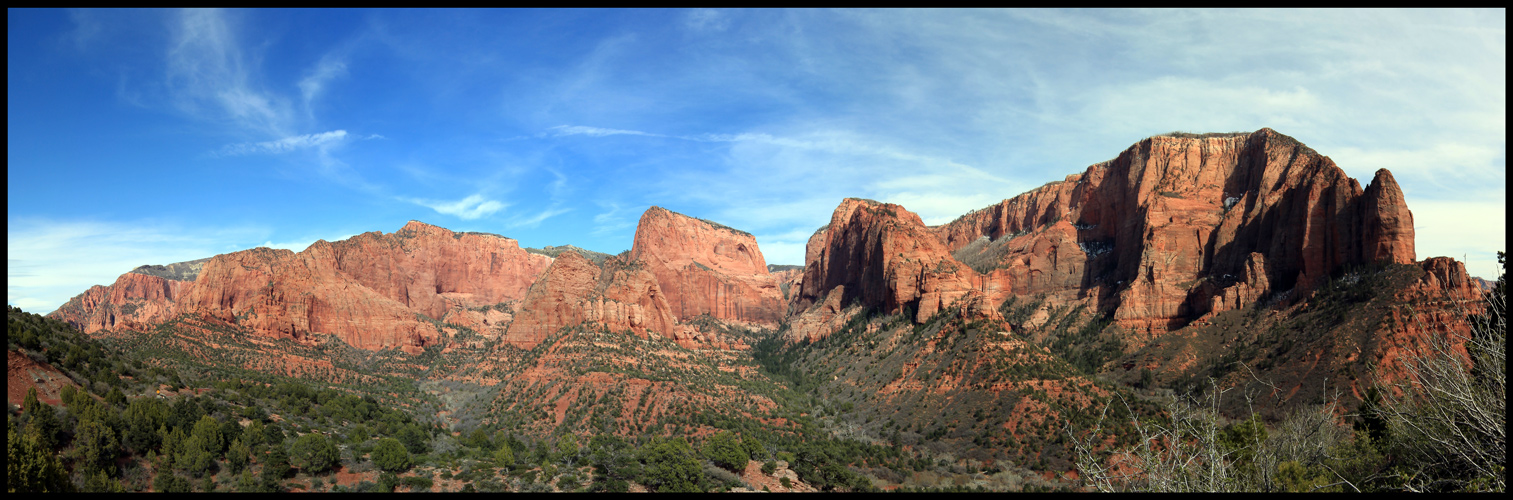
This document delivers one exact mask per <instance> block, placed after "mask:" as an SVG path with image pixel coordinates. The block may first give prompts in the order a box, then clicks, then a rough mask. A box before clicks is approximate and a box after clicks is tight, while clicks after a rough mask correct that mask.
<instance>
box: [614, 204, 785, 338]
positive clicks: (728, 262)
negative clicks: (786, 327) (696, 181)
mask: <svg viewBox="0 0 1513 500" xmlns="http://www.w3.org/2000/svg"><path fill="white" fill-rule="evenodd" d="M630 255H631V258H633V259H637V260H640V261H641V262H643V263H644V264H645V266H646V269H647V270H648V271H650V272H651V273H652V275H654V276H656V278H657V283H659V284H660V285H661V287H662V290H663V292H664V293H665V294H666V295H667V303H668V305H670V306H671V307H672V310H673V314H674V315H675V316H677V317H678V319H681V320H688V319H691V318H693V317H696V316H699V315H703V314H708V315H710V316H713V317H715V318H718V319H721V320H733V321H739V322H747V323H760V324H765V325H776V324H777V323H778V322H779V321H781V320H782V319H783V315H784V313H786V309H787V306H786V304H785V303H784V302H783V292H782V291H781V290H780V289H779V286H778V281H777V280H776V279H775V278H774V277H773V276H772V275H771V274H769V273H768V271H767V262H766V260H765V259H763V257H762V252H761V250H760V249H759V248H758V247H757V242H756V238H755V237H753V236H752V235H751V234H749V233H745V232H741V231H737V230H735V229H731V228H728V227H724V226H719V225H717V224H714V223H711V222H708V221H704V220H701V219H696V218H693V217H689V216H686V215H683V214H679V213H676V212H672V211H669V210H667V209H664V208H661V207H651V208H650V209H647V210H646V212H645V213H643V214H641V222H640V224H639V225H637V226H636V239H635V242H634V245H633V246H632V247H631V252H630Z"/></svg>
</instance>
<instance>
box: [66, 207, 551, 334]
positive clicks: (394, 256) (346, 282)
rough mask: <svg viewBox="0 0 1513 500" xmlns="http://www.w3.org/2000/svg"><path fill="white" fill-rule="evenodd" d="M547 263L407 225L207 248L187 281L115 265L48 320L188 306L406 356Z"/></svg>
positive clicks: (120, 323) (160, 314) (120, 321)
mask: <svg viewBox="0 0 1513 500" xmlns="http://www.w3.org/2000/svg"><path fill="white" fill-rule="evenodd" d="M551 262H552V259H551V258H550V257H547V256H544V255H537V254H531V253H527V252H526V251H524V250H522V249H520V247H519V245H518V244H517V243H516V242H515V240H511V239H508V238H503V237H500V236H496V235H488V234H481V233H456V232H452V231H449V230H446V229H443V228H440V227H436V226H432V225H429V224H425V223H421V222H416V221H411V222H410V223H408V224H406V225H405V226H404V227H403V228H401V229H400V230H399V231H396V232H394V233H391V234H384V233H380V232H376V231H375V232H370V233H364V234H361V235H358V236H355V237H353V238H351V239H347V240H343V241H338V242H326V241H317V242H316V243H315V244H312V245H310V247H309V248H307V249H305V251H303V252H299V253H294V252H291V251H288V250H273V249H268V248H254V249H251V250H245V251H241V252H234V253H229V254H223V255H218V256H215V257H214V258H211V259H209V260H208V261H205V262H203V264H202V265H200V267H199V269H198V271H197V272H196V273H194V281H192V282H190V281H178V280H172V279H168V278H163V277H160V276H154V275H149V274H142V273H139V272H132V273H127V274H125V275H122V276H121V277H120V278H119V279H118V280H117V282H116V284H115V285H112V286H110V287H95V288H92V289H90V290H89V291H87V292H85V293H84V294H82V295H80V296H78V297H75V298H74V299H73V300H71V301H70V302H69V304H68V305H65V306H64V307H63V308H60V309H59V310H58V311H55V312H54V313H53V314H52V316H54V317H57V318H59V319H62V320H64V321H68V322H69V323H72V324H74V325H75V326H77V327H79V328H80V329H81V330H83V331H85V332H94V331H98V330H101V329H115V328H129V329H145V328H148V327H150V326H151V325H152V324H153V323H157V322H161V321H164V320H167V319H171V318H173V317H175V316H177V315H179V314H194V315H199V316H202V317H206V318H214V319H217V320H219V321H222V322H226V323H233V324H237V325H239V326H242V327H245V328H249V329H251V330H253V331H255V332H258V333H261V334H264V335H271V336H280V337H286V338H294V339H306V338H308V336H309V335H310V334H313V333H327V334H333V335H336V336H338V337H340V338H341V339H342V340H343V341H344V342H347V343H348V344H351V345H353V346H356V347H358V348H362V349H382V348H387V347H399V348H404V349H406V350H407V351H412V352H418V351H417V349H419V348H421V347H423V346H425V345H429V344H431V343H434V342H435V341H436V340H437V339H438V337H439V335H440V332H439V331H438V330H437V329H436V327H435V326H434V324H433V321H432V320H439V319H442V318H444V317H447V316H448V313H449V311H455V310H465V309H470V308H478V309H482V308H483V307H484V306H493V305H496V304H499V303H502V302H507V301H512V300H519V299H521V298H523V297H524V295H525V292H526V290H527V289H528V288H529V287H530V285H531V283H532V282H534V281H535V279H536V277H537V276H539V275H540V274H541V273H542V272H544V271H545V270H546V268H547V266H549V265H550V264H551ZM159 267H163V266H159ZM144 268H149V266H144ZM138 269H139V270H140V269H143V268H138ZM149 269H155V270H156V268H155V267H152V268H149ZM165 269H166V270H167V271H172V272H173V273H174V274H175V275H183V273H179V272H178V271H179V270H175V269H167V268H166V267H165ZM158 271H159V272H163V271H164V270H158ZM128 310H129V313H130V314H127V312H128ZM496 319H498V318H496Z"/></svg>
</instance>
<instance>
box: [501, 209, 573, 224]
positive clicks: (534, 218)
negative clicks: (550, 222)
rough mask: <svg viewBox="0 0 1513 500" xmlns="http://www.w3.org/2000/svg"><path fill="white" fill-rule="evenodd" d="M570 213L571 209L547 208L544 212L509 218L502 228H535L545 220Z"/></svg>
mask: <svg viewBox="0 0 1513 500" xmlns="http://www.w3.org/2000/svg"><path fill="white" fill-rule="evenodd" d="M571 211H573V209H572V208H567V207H556V206H553V207H551V208H547V209H546V210H542V211H540V212H537V213H535V214H531V215H521V216H517V217H514V218H511V219H510V220H509V221H506V222H505V223H504V227H508V228H517V227H536V226H540V225H541V223H542V222H545V221H546V220H547V219H550V218H552V217H556V216H558V215H562V214H565V213H568V212H571Z"/></svg>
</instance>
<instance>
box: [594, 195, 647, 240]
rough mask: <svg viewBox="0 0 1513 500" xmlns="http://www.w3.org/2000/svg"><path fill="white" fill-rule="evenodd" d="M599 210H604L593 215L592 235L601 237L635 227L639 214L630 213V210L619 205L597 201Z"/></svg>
mask: <svg viewBox="0 0 1513 500" xmlns="http://www.w3.org/2000/svg"><path fill="white" fill-rule="evenodd" d="M596 203H597V204H598V205H599V208H601V209H604V211H603V212H599V213H598V214H595V215H594V229H593V231H592V233H593V234H596V235H603V234H610V233H616V232H619V231H624V230H626V229H630V228H634V227H636V224H637V222H638V219H637V218H636V217H638V216H639V214H635V213H631V211H630V210H628V209H626V208H624V207H622V206H620V204H619V203H615V202H606V201H598V202H596Z"/></svg>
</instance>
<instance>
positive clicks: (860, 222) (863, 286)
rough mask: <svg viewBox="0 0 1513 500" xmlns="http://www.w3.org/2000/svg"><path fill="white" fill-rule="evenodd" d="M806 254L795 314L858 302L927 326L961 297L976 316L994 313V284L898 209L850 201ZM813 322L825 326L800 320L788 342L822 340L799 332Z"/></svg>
mask: <svg viewBox="0 0 1513 500" xmlns="http://www.w3.org/2000/svg"><path fill="white" fill-rule="evenodd" d="M806 253H807V254H808V255H807V256H806V257H805V260H806V262H805V265H804V275H803V278H802V281H801V282H800V283H799V285H798V289H799V291H798V294H797V296H796V298H795V301H794V304H793V307H794V312H795V314H800V315H803V314H820V315H824V316H826V317H830V316H833V315H834V314H835V313H836V312H837V311H838V310H839V309H840V308H843V307H846V306H849V305H851V304H852V303H859V304H860V305H862V306H863V307H868V308H876V309H878V310H880V311H883V312H885V313H887V314H895V313H898V312H900V311H903V310H905V309H906V308H909V309H911V310H913V311H914V318H915V321H918V322H923V321H924V320H925V319H926V318H929V317H930V316H931V315H934V314H935V313H936V312H937V311H940V310H941V308H943V307H946V306H950V305H952V304H953V303H956V302H957V301H958V300H962V299H969V300H968V301H967V302H965V303H964V304H967V305H968V306H969V309H970V312H971V313H973V314H981V315H989V316H991V315H994V314H996V311H995V309H994V306H995V305H996V304H997V303H998V302H997V297H998V296H999V295H1000V293H999V292H1000V290H999V288H998V287H997V286H996V284H994V283H991V282H989V281H986V280H984V279H983V276H981V275H979V274H978V273H977V272H974V271H973V270H972V269H970V268H968V267H967V266H965V265H963V264H961V263H959V262H957V261H956V259H954V258H952V257H951V253H950V252H949V251H948V250H947V249H946V246H945V244H944V243H943V242H941V241H940V240H939V239H937V238H936V237H935V235H934V234H933V233H932V232H931V231H930V229H929V228H928V227H926V226H925V224H924V222H923V221H921V220H920V218H919V215H916V214H914V213H913V212H910V211H908V210H905V209H904V208H903V207H901V206H898V205H894V204H891V203H878V202H875V201H872V200H863V199H857V198H847V199H846V200H844V201H842V202H841V204H840V206H839V207H837V208H836V209H835V212H834V213H833V214H832V215H831V217H830V224H829V225H827V226H826V227H825V228H824V229H821V230H819V231H817V232H815V234H814V235H813V236H811V237H810V239H809V244H808V250H807V252H806ZM817 304H821V305H823V307H814V306H816V305H817ZM810 323H818V324H826V323H827V321H818V322H811V321H806V320H803V319H802V318H801V319H800V320H796V321H795V322H794V325H796V326H795V328H794V329H793V332H791V333H790V336H791V338H794V339H798V338H815V337H816V336H819V335H823V333H820V332H810V331H801V330H804V328H802V326H803V325H806V324H810Z"/></svg>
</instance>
